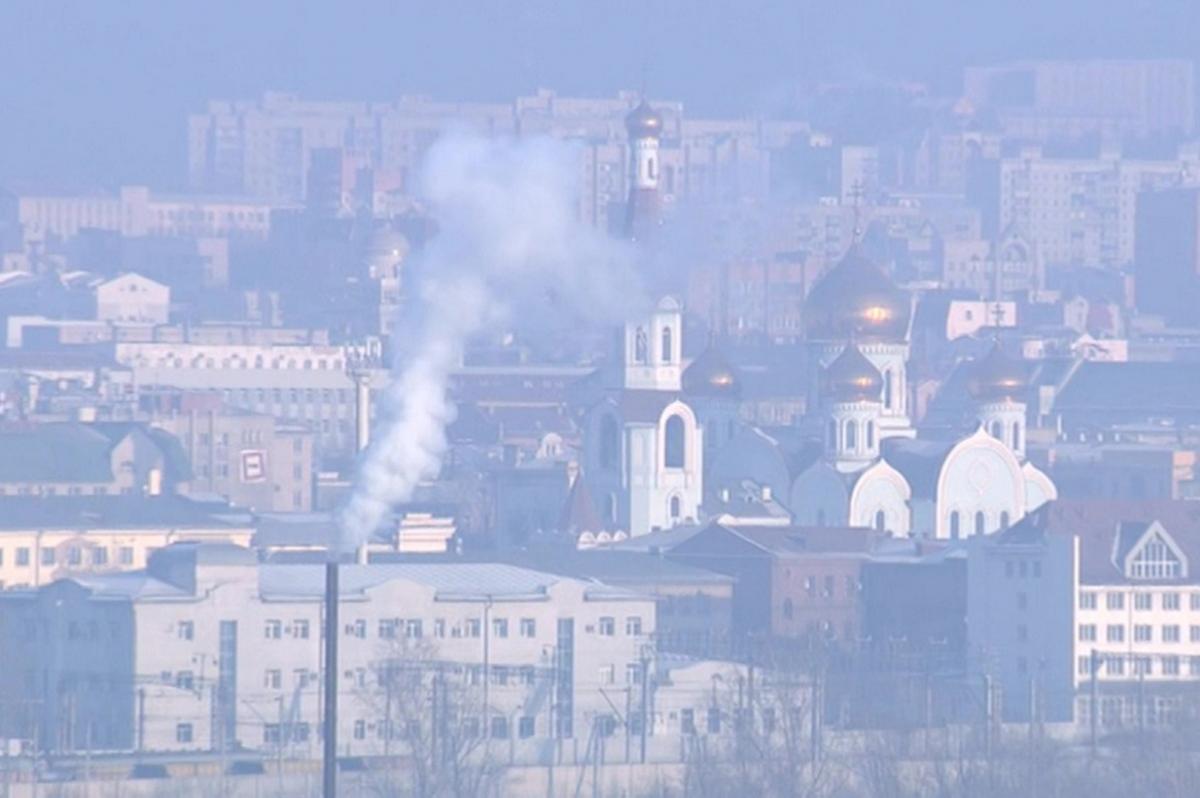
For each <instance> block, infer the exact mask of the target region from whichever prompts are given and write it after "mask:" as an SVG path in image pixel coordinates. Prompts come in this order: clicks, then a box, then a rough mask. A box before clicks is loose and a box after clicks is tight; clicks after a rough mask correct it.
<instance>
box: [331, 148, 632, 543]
mask: <svg viewBox="0 0 1200 798" xmlns="http://www.w3.org/2000/svg"><path fill="white" fill-rule="evenodd" d="M578 163H579V161H578V158H577V157H576V155H575V153H574V152H573V150H572V149H571V147H570V146H569V145H567V144H564V143H562V142H558V141H555V140H551V139H540V138H539V139H531V140H524V141H510V140H499V141H498V140H485V139H480V138H477V137H466V136H451V137H448V138H445V139H443V140H442V141H440V142H438V143H437V144H435V146H434V147H433V148H432V150H431V152H430V154H429V158H428V160H427V163H426V168H425V170H424V175H423V189H424V192H423V193H424V198H425V200H426V201H427V203H428V205H429V209H430V212H431V214H432V216H433V218H434V220H435V222H436V224H437V226H438V232H437V234H436V236H435V237H434V239H433V240H432V241H431V242H430V243H429V245H428V246H427V247H426V249H425V251H424V252H422V253H421V254H420V256H419V258H418V259H417V262H416V263H415V264H414V265H413V268H412V269H411V270H410V271H408V272H407V273H406V290H407V291H408V292H409V301H408V303H407V307H406V309H405V311H404V318H402V319H401V320H400V325H399V330H398V332H397V335H396V340H397V341H398V342H399V343H398V346H397V354H396V362H395V363H394V366H393V371H394V374H393V379H392V383H391V386H390V387H389V389H388V391H387V392H386V395H385V399H384V401H385V406H384V408H383V410H384V413H383V414H382V415H383V417H384V418H385V419H386V421H385V423H384V425H383V428H382V429H380V430H378V431H377V432H376V433H375V434H374V435H373V436H372V441H371V445H370V447H369V448H368V449H367V451H366V453H365V454H364V456H363V458H362V461H361V465H360V467H359V473H358V478H357V481H356V483H355V486H354V490H353V491H352V493H351V496H350V498H349V500H348V501H347V503H346V505H345V506H344V507H343V509H342V512H341V519H340V520H341V528H342V534H343V540H342V542H343V545H345V546H354V545H357V544H359V543H362V542H364V541H366V540H367V539H368V538H369V537H370V535H371V534H372V532H374V531H375V530H376V529H377V528H378V527H379V526H380V524H381V523H382V522H383V520H384V519H385V518H386V517H387V515H388V513H389V512H390V510H391V508H392V507H393V506H394V505H396V504H399V503H402V502H405V501H408V500H410V499H411V498H412V496H413V492H414V490H415V489H416V487H417V485H418V484H419V483H420V482H422V481H423V480H427V479H430V478H432V477H434V476H436V475H437V473H438V471H439V469H440V467H441V462H442V456H443V454H444V453H445V451H446V446H447V443H446V435H445V430H446V426H447V424H449V423H450V422H451V421H452V419H453V414H454V408H453V405H452V404H451V403H450V402H448V400H447V395H446V390H447V383H448V379H449V375H450V372H451V371H452V370H453V369H454V368H455V367H456V366H457V365H458V364H459V363H460V359H461V355H462V351H463V347H464V345H465V344H466V343H467V342H468V340H469V339H470V338H471V337H472V336H473V335H475V334H478V333H480V332H483V331H485V330H488V329H493V328H495V327H496V326H498V325H501V324H505V323H509V322H512V321H514V320H516V319H518V318H519V317H520V316H521V315H522V314H537V313H543V312H547V310H548V308H547V304H548V303H547V297H551V298H552V300H551V302H550V303H549V304H550V305H552V306H553V308H552V310H553V312H556V313H564V312H565V313H570V314H574V315H575V316H577V317H578V318H579V320H580V322H581V323H598V322H614V321H616V320H618V319H621V318H623V317H624V315H625V314H626V313H628V312H630V310H631V309H632V308H633V307H634V306H636V305H637V297H640V295H641V291H640V288H639V285H638V282H637V280H636V278H635V272H634V270H633V268H632V264H633V260H632V257H631V254H632V253H631V250H630V249H629V248H628V247H627V246H626V245H625V244H623V243H621V242H618V241H615V240H614V239H612V238H610V237H608V236H606V235H604V234H603V233H602V232H600V231H598V230H596V229H595V228H593V227H591V226H589V225H587V224H585V223H584V222H582V221H581V220H580V219H579V218H578V210H577V209H578V186H577V181H578V175H579V169H578Z"/></svg>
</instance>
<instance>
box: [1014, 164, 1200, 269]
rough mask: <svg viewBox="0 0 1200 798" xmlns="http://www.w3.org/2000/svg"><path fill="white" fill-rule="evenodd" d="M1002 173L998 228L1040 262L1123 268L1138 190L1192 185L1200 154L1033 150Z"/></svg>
mask: <svg viewBox="0 0 1200 798" xmlns="http://www.w3.org/2000/svg"><path fill="white" fill-rule="evenodd" d="M999 170H1000V172H999V227H1000V229H1001V230H1014V231H1016V232H1017V233H1019V234H1020V235H1022V236H1023V237H1025V238H1027V240H1028V241H1029V243H1030V244H1032V246H1033V247H1034V249H1035V250H1036V252H1037V253H1038V257H1039V258H1040V259H1041V262H1042V263H1044V264H1046V265H1047V266H1106V267H1123V266H1128V265H1129V264H1130V263H1131V262H1132V261H1133V253H1134V233H1135V229H1136V216H1137V199H1138V194H1139V192H1142V191H1149V190H1151V189H1155V188H1162V187H1166V186H1177V185H1192V184H1194V183H1195V181H1196V180H1197V179H1200V159H1198V158H1197V157H1196V156H1195V155H1194V154H1193V153H1190V152H1189V153H1187V154H1184V155H1181V156H1180V157H1177V158H1172V159H1167V160H1158V161H1148V160H1133V159H1128V158H1122V157H1120V156H1119V155H1117V154H1115V153H1110V154H1107V155H1105V156H1103V157H1100V158H1050V157H1044V156H1043V154H1042V152H1041V150H1040V149H1037V148H1030V149H1028V150H1026V151H1025V152H1023V153H1022V154H1021V155H1019V156H1017V157H1012V158H1003V159H1001V161H1000V164H999Z"/></svg>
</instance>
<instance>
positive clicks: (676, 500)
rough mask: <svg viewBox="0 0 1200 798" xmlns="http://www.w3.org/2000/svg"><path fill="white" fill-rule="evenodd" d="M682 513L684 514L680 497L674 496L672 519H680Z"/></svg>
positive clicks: (671, 507)
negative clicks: (680, 504)
mask: <svg viewBox="0 0 1200 798" xmlns="http://www.w3.org/2000/svg"><path fill="white" fill-rule="evenodd" d="M681 512H682V510H681V509H680V506H679V497H678V496H672V497H671V503H670V513H671V518H675V519H678V518H679V514H680V513H681Z"/></svg>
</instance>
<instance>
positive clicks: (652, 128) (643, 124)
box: [625, 100, 663, 139]
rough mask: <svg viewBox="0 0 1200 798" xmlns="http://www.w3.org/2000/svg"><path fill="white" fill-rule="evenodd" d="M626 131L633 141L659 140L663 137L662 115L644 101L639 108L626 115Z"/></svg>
mask: <svg viewBox="0 0 1200 798" xmlns="http://www.w3.org/2000/svg"><path fill="white" fill-rule="evenodd" d="M625 129H626V130H628V131H629V138H631V139H644V138H658V137H659V136H661V135H662V129H663V118H662V114H660V113H659V112H658V111H655V110H654V109H653V108H651V107H650V106H649V104H647V103H646V101H645V100H642V101H641V102H640V103H639V104H638V106H637V108H634V109H633V110H632V111H630V112H629V113H628V114H626V116H625Z"/></svg>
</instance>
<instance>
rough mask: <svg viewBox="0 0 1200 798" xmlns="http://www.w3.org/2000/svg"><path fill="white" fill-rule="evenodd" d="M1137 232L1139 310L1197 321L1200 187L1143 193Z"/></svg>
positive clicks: (1173, 319)
mask: <svg viewBox="0 0 1200 798" xmlns="http://www.w3.org/2000/svg"><path fill="white" fill-rule="evenodd" d="M1136 236H1137V237H1136V241H1135V248H1134V280H1135V284H1134V292H1135V295H1136V297H1137V308H1138V310H1139V311H1141V312H1142V313H1153V314H1157V315H1161V316H1164V317H1166V318H1167V319H1168V320H1169V321H1171V322H1174V323H1177V324H1181V325H1184V326H1194V325H1195V323H1196V318H1195V310H1196V307H1197V305H1198V304H1200V189H1197V188H1181V189H1165V190H1162V191H1146V192H1143V193H1142V194H1139V195H1138V198H1137V223H1136Z"/></svg>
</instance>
